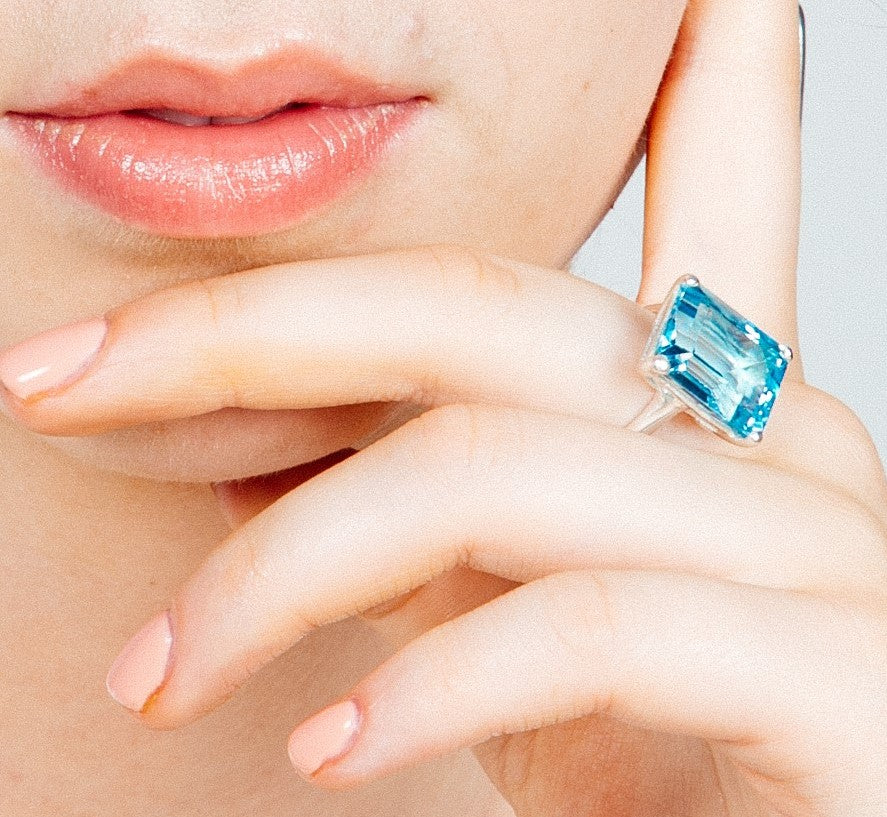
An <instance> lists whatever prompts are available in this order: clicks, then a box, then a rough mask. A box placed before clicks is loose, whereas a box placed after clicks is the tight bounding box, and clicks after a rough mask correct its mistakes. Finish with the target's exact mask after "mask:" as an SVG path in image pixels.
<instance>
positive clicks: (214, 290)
mask: <svg viewBox="0 0 887 817" xmlns="http://www.w3.org/2000/svg"><path fill="white" fill-rule="evenodd" d="M192 286H193V288H194V292H195V293H196V295H197V300H198V302H199V303H200V304H201V308H202V312H203V321H202V322H201V325H203V326H205V327H207V331H208V333H209V338H208V341H207V345H206V355H207V358H208V361H207V362H208V363H209V371H210V372H211V373H212V377H213V380H214V381H215V382H214V383H213V385H214V387H215V388H217V389H219V390H220V391H221V392H222V394H223V396H224V403H225V405H226V406H242V405H246V403H245V401H244V397H243V395H242V391H241V389H242V385H241V384H243V383H245V382H246V381H247V372H248V369H249V361H248V360H245V359H241V357H240V356H239V355H238V344H237V343H236V342H234V341H235V338H236V332H235V331H234V327H235V326H236V323H237V321H238V320H240V318H241V317H242V316H243V314H244V312H245V306H244V303H245V295H244V292H243V284H242V283H241V282H240V280H239V279H238V277H237V276H236V275H222V276H217V277H212V278H201V279H198V280H196V281H194V282H192Z"/></svg>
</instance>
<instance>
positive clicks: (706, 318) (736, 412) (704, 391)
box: [626, 275, 792, 445]
mask: <svg viewBox="0 0 887 817" xmlns="http://www.w3.org/2000/svg"><path fill="white" fill-rule="evenodd" d="M791 359H792V350H791V349H790V348H789V347H788V346H786V345H785V344H784V343H779V342H778V341H777V340H775V339H774V338H772V337H770V335H768V334H767V333H766V332H764V331H763V330H761V329H760V328H759V327H757V326H755V325H754V324H753V323H752V322H751V321H750V320H748V319H747V318H744V317H743V316H742V315H740V314H739V313H738V312H737V311H736V310H735V309H733V308H732V307H730V306H728V305H727V304H725V303H724V302H723V301H722V300H721V299H720V298H718V297H717V296H716V295H714V294H713V293H712V292H710V291H709V290H708V289H706V288H705V287H704V286H702V284H701V283H700V282H699V279H698V278H696V277H695V276H693V275H682V276H681V277H680V278H678V280H677V281H676V282H675V284H674V286H673V287H672V288H671V291H670V292H669V293H668V297H667V298H666V299H665V300H664V301H663V302H662V304H661V305H660V306H659V307H658V311H657V315H656V320H655V322H654V324H653V329H652V330H651V332H650V337H649V339H648V340H647V345H646V346H645V347H644V352H643V355H642V356H641V363H640V371H641V374H642V375H643V376H644V379H645V380H646V381H647V382H648V383H649V384H650V385H651V386H652V387H653V388H654V389H655V390H656V394H655V395H654V396H653V398H652V399H651V400H650V402H649V403H648V404H647V406H645V407H644V408H643V409H642V410H641V412H640V414H638V416H637V417H635V419H634V420H632V421H631V422H630V423H629V424H628V425H627V426H626V428H629V429H631V430H633V431H642V432H649V431H652V430H653V429H654V428H656V427H657V426H659V425H660V423H662V422H664V421H665V420H667V419H669V418H670V417H673V416H674V415H676V414H678V413H680V412H682V411H684V412H687V413H689V414H690V415H692V416H693V418H694V419H695V420H696V422H698V423H699V424H700V425H702V426H704V427H705V428H707V429H709V430H710V431H713V432H715V433H716V434H717V435H719V436H720V437H723V438H724V439H725V440H729V441H730V442H732V443H737V444H739V445H755V444H757V443H759V442H760V441H761V439H762V438H763V433H764V427H765V426H766V425H767V421H768V420H769V419H770V412H771V411H772V409H773V403H774V401H775V400H776V395H777V394H778V393H779V387H780V386H781V384H782V378H783V376H784V375H785V371H786V369H787V368H788V364H789V363H790V362H791Z"/></svg>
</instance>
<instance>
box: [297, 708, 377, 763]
mask: <svg viewBox="0 0 887 817" xmlns="http://www.w3.org/2000/svg"><path fill="white" fill-rule="evenodd" d="M359 726H360V711H359V710H358V708H357V704H355V703H354V701H344V702H343V703H339V704H335V705H333V706H330V707H328V708H327V709H324V710H323V711H322V712H318V713H317V714H316V715H315V716H314V717H313V718H309V719H308V720H307V721H305V723H303V724H302V725H301V726H299V727H297V728H296V731H295V732H293V733H292V735H290V739H289V745H288V751H289V756H290V761H291V762H292V764H293V766H295V767H296V768H297V769H298V770H299V771H300V772H301V773H302V774H304V775H305V776H310V775H312V774H314V772H316V771H317V770H318V769H319V768H320V767H321V766H323V764H324V763H326V762H328V761H330V760H334V759H335V758H337V757H339V755H343V754H345V752H347V751H348V749H350V748H351V744H352V743H353V742H354V738H355V737H356V736H357V729H358V727H359Z"/></svg>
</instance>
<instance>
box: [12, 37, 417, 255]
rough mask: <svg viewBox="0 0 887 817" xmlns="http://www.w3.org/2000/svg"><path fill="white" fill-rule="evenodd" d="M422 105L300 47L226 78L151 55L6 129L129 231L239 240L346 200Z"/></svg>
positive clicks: (57, 177)
mask: <svg viewBox="0 0 887 817" xmlns="http://www.w3.org/2000/svg"><path fill="white" fill-rule="evenodd" d="M427 104H428V101H427V99H426V98H424V97H422V96H420V95H417V94H415V93H411V92H410V91H409V90H405V89H396V88H394V87H393V86H390V85H387V84H385V83H373V82H371V81H369V80H367V79H365V78H364V77H361V76H358V75H355V74H352V73H349V72H348V71H346V70H345V69H344V68H342V67H341V66H340V65H338V64H337V63H336V62H335V61H333V60H330V59H327V58H324V57H320V56H317V55H316V54H311V53H306V52H304V51H302V50H300V49H298V48H296V49H292V48H291V49H288V50H286V51H283V52H279V53H275V54H273V55H271V56H269V57H266V58H264V59H262V60H259V61H255V62H251V63H249V64H246V65H242V66H240V67H238V68H237V69H236V70H227V71H220V70H218V69H217V68H212V67H207V66H201V65H197V64H194V63H189V62H184V61H181V60H178V61H177V60H173V59H168V58H166V57H165V56H163V55H160V56H156V55H147V56H143V57H141V58H139V59H136V60H134V61H132V62H131V63H128V64H125V65H123V66H120V67H118V68H116V69H115V70H114V71H113V72H111V73H110V74H108V75H107V76H105V77H104V78H103V79H101V80H99V81H98V82H97V83H95V84H94V85H93V86H90V87H88V88H85V89H80V90H77V91H75V92H74V93H73V94H72V95H70V96H69V98H68V99H67V100H65V101H62V102H56V103H55V104H52V105H48V106H46V107H43V108H38V109H37V110H31V111H19V112H10V113H7V114H6V115H5V116H4V117H3V120H4V121H3V125H4V126H5V127H7V128H9V129H10V130H11V131H12V133H13V135H14V137H16V140H17V142H18V143H19V144H20V145H21V146H22V147H23V149H24V152H25V153H26V154H27V155H28V156H30V157H31V158H32V159H33V160H34V161H35V163H36V166H37V167H39V168H40V169H41V170H42V171H43V172H44V173H45V174H46V175H47V176H48V177H49V178H51V179H52V180H54V181H55V182H56V183H58V184H59V185H60V186H61V187H62V188H63V189H64V190H66V191H68V192H70V193H73V194H74V195H76V196H78V197H80V198H81V199H83V200H85V201H87V202H90V203H91V204H93V205H96V206H98V207H99V208H101V209H103V210H104V211H106V212H108V213H110V214H112V215H113V216H115V217H117V218H119V219H121V220H122V221H124V222H126V223H128V224H133V225H137V226H140V227H142V228H143V229H146V230H148V231H150V232H153V233H158V234H162V235H166V236H171V237H182V238H204V237H233V236H248V235H257V234H261V233H265V232H271V231H274V230H279V229H283V228H285V227H287V226H291V225H293V224H295V223H296V222H298V221H299V220H301V219H302V218H303V217H304V216H305V215H306V214H307V213H309V212H310V211H313V210H315V209H316V208H319V207H321V206H323V205H325V204H327V203H329V202H331V201H332V200H333V199H335V198H337V197H338V196H339V195H341V194H343V193H344V192H345V191H346V190H347V189H349V188H350V187H352V186H353V185H354V184H355V183H357V182H358V181H359V180H360V179H362V178H364V177H366V176H367V175H368V174H369V173H370V172H371V171H372V170H373V169H374V168H375V167H376V166H377V165H378V163H379V162H380V161H381V159H382V158H383V156H384V155H385V153H386V151H387V149H388V148H389V146H390V145H391V143H392V142H393V141H395V138H396V137H398V136H400V135H402V134H403V133H404V132H405V131H406V130H407V128H408V127H409V126H410V124H411V123H412V122H414V121H415V120H416V119H417V116H418V114H419V113H420V111H421V110H422V109H423V107H425V106H426V105H427ZM148 109H151V110H148ZM157 109H161V111H158V110H157ZM269 112H270V113H269ZM263 114H267V115H264V116H263ZM158 116H159V117H160V118H158ZM256 116H259V117H261V118H258V119H255V121H248V120H250V119H252V118H254V117H256ZM209 117H214V119H213V120H212V121H209V119H208V118H209Z"/></svg>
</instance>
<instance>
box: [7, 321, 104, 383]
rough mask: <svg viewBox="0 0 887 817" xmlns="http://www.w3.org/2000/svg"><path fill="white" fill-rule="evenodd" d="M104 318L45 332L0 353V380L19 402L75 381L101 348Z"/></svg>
mask: <svg viewBox="0 0 887 817" xmlns="http://www.w3.org/2000/svg"><path fill="white" fill-rule="evenodd" d="M107 329H108V324H107V323H106V321H105V319H104V318H91V319H90V320H87V321H79V322H78V323H71V324H68V325H67V326H60V327H58V328H56V329H49V330H47V331H46V332H41V333H40V334H39V335H34V337H32V338H28V339H27V340H25V341H22V342H21V343H18V344H16V345H15V346H11V347H10V348H9V349H6V350H5V351H4V352H3V353H2V354H0V380H2V381H3V385H4V386H6V388H7V389H9V391H11V392H12V393H13V394H15V395H16V396H17V397H20V398H21V399H22V400H24V399H26V398H28V397H31V396H32V395H35V394H37V393H38V392H42V391H46V390H47V389H55V388H58V387H59V386H62V385H64V384H66V383H68V382H71V381H73V380H76V379H77V377H78V376H79V375H80V374H81V373H82V372H83V371H84V370H85V369H86V367H87V366H88V365H89V363H90V361H91V360H92V359H93V358H94V357H95V355H96V352H98V350H99V349H100V348H101V345H102V342H103V341H104V339H105V335H106V333H107Z"/></svg>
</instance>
